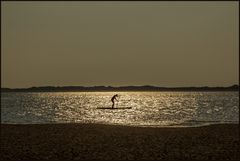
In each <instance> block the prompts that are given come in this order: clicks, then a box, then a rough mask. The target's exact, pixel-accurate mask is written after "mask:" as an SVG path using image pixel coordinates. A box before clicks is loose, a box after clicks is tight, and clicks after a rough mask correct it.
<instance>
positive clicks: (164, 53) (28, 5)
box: [1, 1, 239, 88]
mask: <svg viewBox="0 0 240 161" xmlns="http://www.w3.org/2000/svg"><path fill="white" fill-rule="evenodd" d="M1 4H2V6H1V7H2V8H1V11H2V13H1V16H2V17H1V26H2V30H1V39H2V41H1V42H2V44H1V45H2V50H1V57H2V59H1V61H2V62H1V83H2V87H10V88H15V87H31V86H49V85H50V86H75V85H76V86H77V85H79V86H95V85H106V86H108V85H110V86H122V85H156V86H166V87H172V86H229V85H232V84H238V82H239V80H238V78H239V73H238V72H239V71H238V67H239V61H238V59H239V46H238V43H239V41H238V39H239V37H238V35H239V29H238V27H239V21H238V19H239V16H238V15H239V14H238V12H239V9H238V7H239V6H238V2H197V1H195V2H147V1H146V2H100V1H99V2H93V1H92V2H66V1H65V2H64V1H62V2H61V1H60V2H6V1H5V2H1Z"/></svg>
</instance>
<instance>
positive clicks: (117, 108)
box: [97, 107, 132, 110]
mask: <svg viewBox="0 0 240 161" xmlns="http://www.w3.org/2000/svg"><path fill="white" fill-rule="evenodd" d="M131 108H132V107H114V108H112V107H97V109H106V110H107V109H109V110H120V109H131Z"/></svg>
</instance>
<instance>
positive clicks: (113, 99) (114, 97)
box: [111, 94, 118, 108]
mask: <svg viewBox="0 0 240 161" xmlns="http://www.w3.org/2000/svg"><path fill="white" fill-rule="evenodd" d="M116 97H118V95H117V94H115V95H114V96H113V97H112V99H111V101H112V103H113V104H112V108H113V107H114V104H115V102H114V101H115V100H117V98H116ZM117 101H118V100H117Z"/></svg>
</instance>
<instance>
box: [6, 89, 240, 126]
mask: <svg viewBox="0 0 240 161" xmlns="http://www.w3.org/2000/svg"><path fill="white" fill-rule="evenodd" d="M116 93H117V94H119V95H120V97H119V98H118V100H119V102H117V103H116V107H129V106H131V107H132V109H119V110H118V109H116V110H111V109H97V107H111V105H112V103H111V97H112V96H113V95H114V94H116ZM238 120H239V95H238V92H35V93H21V92H16V93H2V94H1V122H2V123H12V124H15V123H18V124H35V123H40V124H44V123H74V122H79V123H102V124H120V125H132V126H199V125H207V124H216V123H238Z"/></svg>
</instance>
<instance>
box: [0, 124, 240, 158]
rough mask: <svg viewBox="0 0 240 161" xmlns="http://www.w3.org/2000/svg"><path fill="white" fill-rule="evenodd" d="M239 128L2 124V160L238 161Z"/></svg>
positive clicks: (232, 126)
mask: <svg viewBox="0 0 240 161" xmlns="http://www.w3.org/2000/svg"><path fill="white" fill-rule="evenodd" d="M238 126H239V125H238V124H222V125H210V126H203V127H187V128H150V127H127V126H117V125H114V126H113V125H100V124H39V125H8V124H1V159H2V160H239V129H238Z"/></svg>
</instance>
